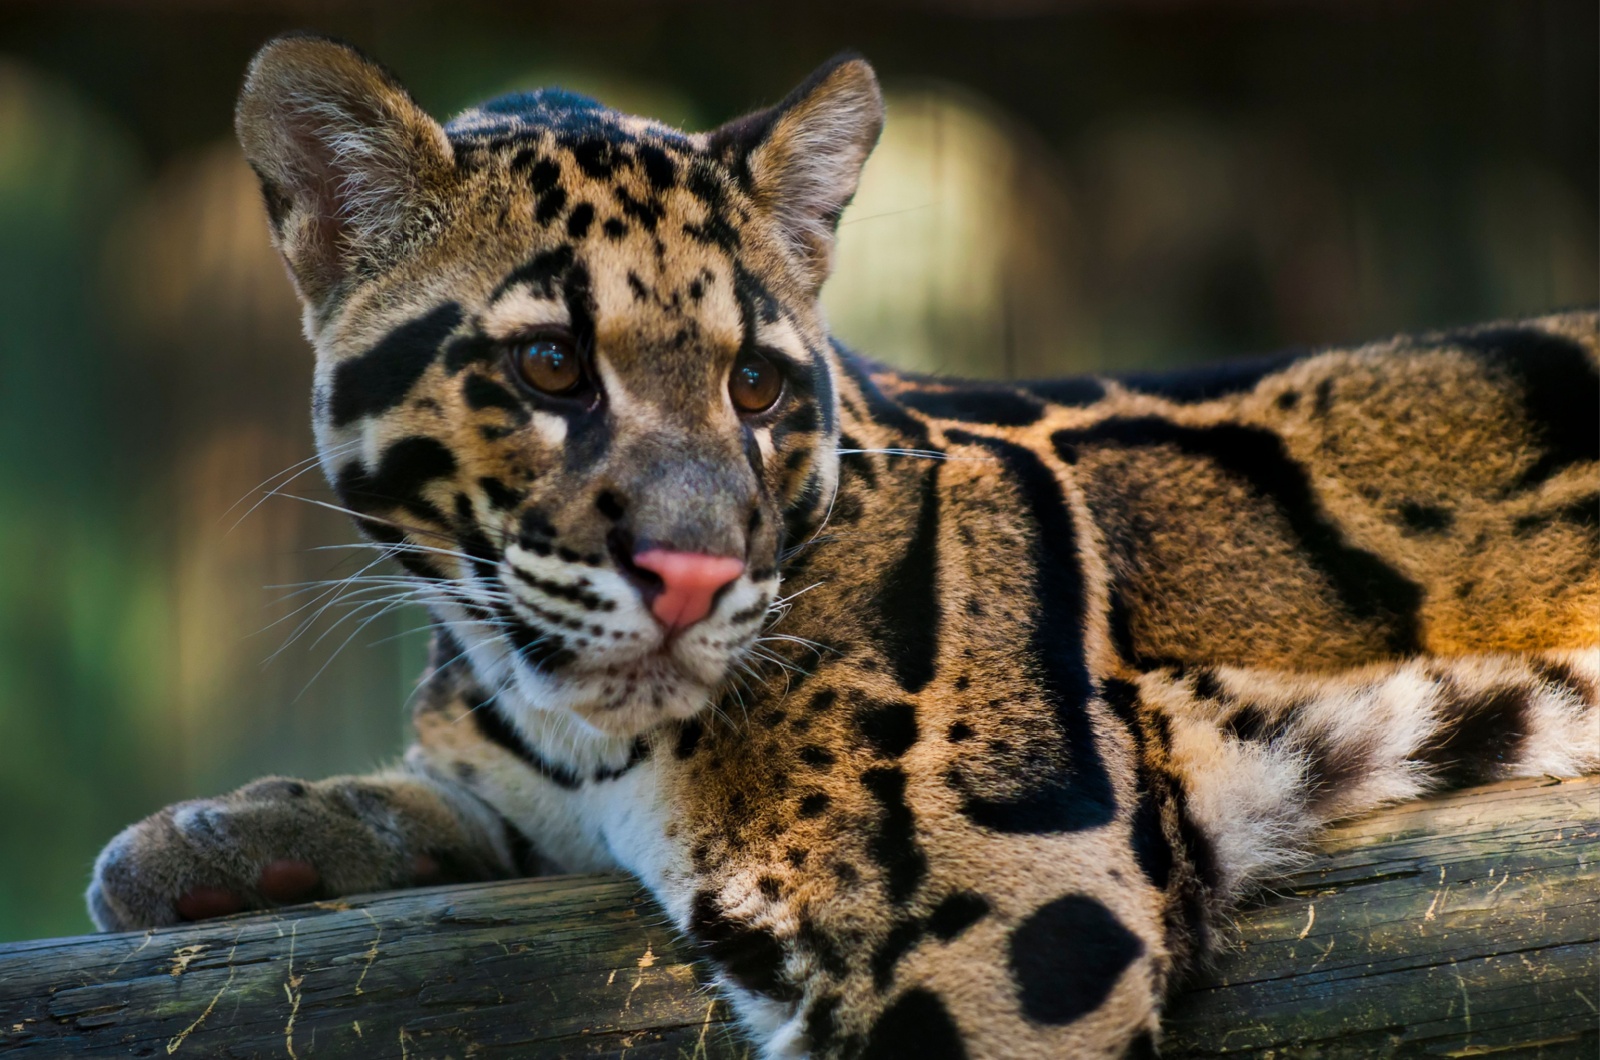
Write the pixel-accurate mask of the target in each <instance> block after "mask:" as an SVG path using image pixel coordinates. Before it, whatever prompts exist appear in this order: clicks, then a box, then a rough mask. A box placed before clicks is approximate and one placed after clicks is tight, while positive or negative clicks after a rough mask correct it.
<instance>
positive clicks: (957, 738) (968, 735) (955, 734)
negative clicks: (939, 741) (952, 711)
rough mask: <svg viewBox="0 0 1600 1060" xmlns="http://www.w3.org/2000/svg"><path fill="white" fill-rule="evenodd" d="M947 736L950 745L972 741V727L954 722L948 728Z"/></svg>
mask: <svg viewBox="0 0 1600 1060" xmlns="http://www.w3.org/2000/svg"><path fill="white" fill-rule="evenodd" d="M947 735H948V737H949V740H950V742H951V743H960V742H961V741H963V740H970V739H972V726H970V725H968V724H967V723H966V722H964V721H958V722H955V723H953V724H952V725H951V726H950V731H949V733H948V734H947Z"/></svg>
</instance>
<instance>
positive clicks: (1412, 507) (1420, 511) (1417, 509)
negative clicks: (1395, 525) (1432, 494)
mask: <svg viewBox="0 0 1600 1060" xmlns="http://www.w3.org/2000/svg"><path fill="white" fill-rule="evenodd" d="M1400 521H1401V522H1403V523H1405V524H1406V528H1407V529H1408V530H1411V531H1412V532H1413V533H1418V534H1437V533H1442V532H1443V531H1445V530H1448V529H1450V527H1451V526H1453V525H1454V524H1455V521H1456V515H1455V513H1454V512H1452V511H1451V510H1450V509H1449V508H1441V507H1439V506H1438V505H1434V504H1419V503H1418V502H1416V501H1403V502H1401V504H1400Z"/></svg>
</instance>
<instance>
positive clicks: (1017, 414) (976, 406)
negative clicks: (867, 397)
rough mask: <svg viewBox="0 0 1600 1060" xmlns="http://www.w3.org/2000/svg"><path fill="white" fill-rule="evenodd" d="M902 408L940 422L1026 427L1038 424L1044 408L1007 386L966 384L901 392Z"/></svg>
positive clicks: (899, 398)
mask: <svg viewBox="0 0 1600 1060" xmlns="http://www.w3.org/2000/svg"><path fill="white" fill-rule="evenodd" d="M897 397H898V400H899V401H900V403H901V404H902V405H905V406H907V407H909V408H913V409H916V410H917V411H918V412H921V413H924V414H926V415H929V416H936V417H938V418H939V419H942V420H958V421H960V422H964V423H991V424H995V425H996V426H1000V427H1026V426H1028V425H1029V424H1032V423H1037V422H1039V419H1040V418H1041V417H1042V416H1043V415H1044V406H1043V405H1042V404H1040V403H1039V402H1038V401H1036V400H1034V399H1033V398H1031V397H1029V396H1027V395H1026V394H1023V393H1020V392H1018V391H1016V390H1012V389H1011V388H1010V387H1000V386H982V385H979V384H969V385H965V386H962V387H960V388H959V389H955V390H943V391H940V390H904V391H901V392H900V394H899V395H897Z"/></svg>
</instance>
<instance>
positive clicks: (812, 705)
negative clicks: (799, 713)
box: [806, 688, 839, 713]
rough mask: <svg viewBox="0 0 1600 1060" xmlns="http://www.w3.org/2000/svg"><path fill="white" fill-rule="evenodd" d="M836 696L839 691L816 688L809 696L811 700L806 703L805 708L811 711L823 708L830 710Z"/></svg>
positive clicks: (817, 711)
mask: <svg viewBox="0 0 1600 1060" xmlns="http://www.w3.org/2000/svg"><path fill="white" fill-rule="evenodd" d="M838 698H839V693H837V692H835V691H834V690H833V689H831V688H822V689H818V690H817V691H816V692H815V693H814V694H813V695H812V696H811V701H810V702H808V703H807V704H806V710H808V711H812V712H813V713H820V712H822V711H825V710H830V709H832V707H833V704H834V702H835V701H836V700H837V699H838Z"/></svg>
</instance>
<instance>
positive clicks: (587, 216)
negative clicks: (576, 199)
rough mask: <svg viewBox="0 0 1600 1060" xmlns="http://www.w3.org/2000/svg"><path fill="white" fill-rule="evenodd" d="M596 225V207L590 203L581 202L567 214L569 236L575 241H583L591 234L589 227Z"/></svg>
mask: <svg viewBox="0 0 1600 1060" xmlns="http://www.w3.org/2000/svg"><path fill="white" fill-rule="evenodd" d="M592 224H594V207H593V206H591V205H590V204H589V203H586V202H580V203H579V204H578V205H576V206H574V207H573V208H572V212H571V213H569V214H567V235H568V236H570V237H572V238H573V239H582V238H583V237H584V236H586V235H588V234H589V226H590V225H592Z"/></svg>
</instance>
